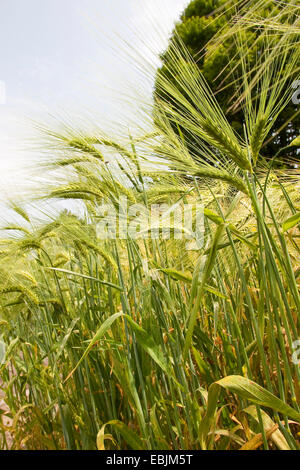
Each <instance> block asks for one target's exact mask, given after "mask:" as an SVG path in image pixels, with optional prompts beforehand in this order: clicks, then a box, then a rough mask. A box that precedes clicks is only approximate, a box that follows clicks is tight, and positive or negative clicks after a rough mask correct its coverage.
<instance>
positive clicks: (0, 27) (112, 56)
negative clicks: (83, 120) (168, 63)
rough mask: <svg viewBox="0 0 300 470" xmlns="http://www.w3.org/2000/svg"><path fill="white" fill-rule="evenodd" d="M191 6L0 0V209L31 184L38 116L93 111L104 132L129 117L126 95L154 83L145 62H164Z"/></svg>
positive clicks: (181, 2) (181, 1) (117, 0)
mask: <svg viewBox="0 0 300 470" xmlns="http://www.w3.org/2000/svg"><path fill="white" fill-rule="evenodd" d="M187 3H188V2H187V1H186V0H26V1H25V0H0V57H1V62H0V210H1V203H2V205H3V202H4V201H5V200H6V199H7V198H12V197H13V196H14V195H15V194H17V193H20V191H21V190H22V187H23V186H27V187H28V186H30V184H31V178H32V176H31V168H32V165H33V162H36V161H38V159H39V155H38V153H37V152H36V151H34V149H33V146H32V138H33V135H34V134H33V132H32V129H33V124H32V120H34V121H37V122H40V123H42V124H43V123H48V121H49V117H50V116H59V115H61V114H63V113H66V114H67V115H68V116H69V117H71V119H72V116H74V120H76V116H77V117H78V116H80V115H81V114H84V113H88V115H89V116H95V120H96V119H97V123H99V125H100V126H102V127H103V129H104V130H108V129H109V125H110V122H113V121H116V120H117V119H120V116H121V115H123V116H125V118H126V116H128V119H129V120H130V112H131V111H132V110H130V105H129V104H128V105H127V107H126V97H127V96H131V94H132V92H134V91H136V92H137V93H145V95H146V96H147V95H149V96H150V95H151V92H152V87H153V77H151V74H150V76H149V77H148V80H146V79H143V78H141V74H140V73H139V71H138V64H139V61H140V59H141V60H144V61H145V62H147V61H149V62H151V63H152V64H153V65H158V64H159V60H158V56H159V53H160V52H162V51H163V50H164V49H165V47H166V45H167V42H168V37H169V36H170V33H171V31H172V29H173V26H174V22H175V21H176V20H178V18H179V16H180V13H181V12H182V10H183V8H184V6H185V5H186V4H187ZM135 64H136V66H135ZM153 70H154V69H153ZM121 98H122V99H123V102H122V104H121ZM118 100H119V102H118ZM128 101H129V100H128ZM96 116H97V118H96ZM0 215H1V214H0Z"/></svg>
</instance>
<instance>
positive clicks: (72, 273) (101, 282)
mask: <svg viewBox="0 0 300 470" xmlns="http://www.w3.org/2000/svg"><path fill="white" fill-rule="evenodd" d="M45 269H50V270H51V271H58V272H59V273H65V274H70V275H72V276H77V277H81V278H83V279H89V280H90V281H95V282H99V284H103V285H104V286H108V287H112V288H113V289H117V290H119V291H121V292H123V289H122V287H120V286H118V285H117V284H113V283H111V282H107V281H102V280H101V279H97V278H96V277H92V276H86V275H85V274H81V273H76V272H74V271H69V270H67V269H60V268H48V267H47V268H45Z"/></svg>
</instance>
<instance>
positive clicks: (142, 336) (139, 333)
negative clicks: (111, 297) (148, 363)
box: [125, 315, 171, 375]
mask: <svg viewBox="0 0 300 470" xmlns="http://www.w3.org/2000/svg"><path fill="white" fill-rule="evenodd" d="M125 318H126V319H127V320H128V322H129V323H130V325H131V327H132V329H133V331H134V333H135V336H136V340H137V342H138V343H139V344H140V345H141V347H142V348H143V349H144V350H145V351H146V352H147V353H148V354H149V356H150V357H152V359H153V360H154V361H155V362H156V364H158V365H159V367H160V368H161V369H162V370H163V371H164V372H166V374H168V375H170V374H171V371H170V368H169V365H168V363H167V362H166V359H165V356H164V354H163V352H162V349H161V347H160V346H159V344H157V343H156V342H155V341H154V339H153V338H152V336H150V335H149V334H148V333H147V332H146V331H145V330H144V329H143V328H142V327H141V326H139V325H138V324H137V323H136V322H135V321H134V320H133V319H132V318H131V317H130V316H129V315H125Z"/></svg>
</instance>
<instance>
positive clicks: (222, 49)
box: [156, 0, 300, 157]
mask: <svg viewBox="0 0 300 470" xmlns="http://www.w3.org/2000/svg"><path fill="white" fill-rule="evenodd" d="M253 3H254V8H255V11H256V15H257V16H259V18H260V20H267V19H268V20H269V19H270V18H273V19H274V21H277V22H278V21H282V22H283V23H285V22H287V19H288V16H290V17H291V16H292V12H293V13H294V14H295V11H294V6H293V5H294V4H295V2H294V1H288V2H285V3H283V2H278V1H275V0H268V1H260V0H256V1H255V2H253ZM289 3H290V4H291V5H290V10H288V9H287V8H284V7H285V6H286V5H287V4H289ZM283 11H285V14H283ZM243 12H244V10H243V2H237V1H236V0H230V1H228V0H215V1H212V0H192V1H191V2H190V4H189V5H188V6H187V7H186V9H185V10H184V12H183V13H182V16H181V18H180V21H179V22H178V23H177V24H176V27H175V29H174V32H173V34H172V37H171V39H170V45H169V48H168V49H167V50H166V51H165V52H164V54H162V56H161V58H162V62H163V65H162V68H161V69H160V71H159V73H165V74H166V75H167V77H168V79H169V80H171V81H172V82H173V83H174V84H176V83H177V86H178V81H177V79H176V73H177V72H176V69H174V68H172V54H171V51H172V47H173V46H174V44H176V45H177V47H180V44H181V42H182V43H183V44H184V46H185V48H187V50H188V52H189V54H190V55H191V57H193V59H194V60H195V61H196V63H197V66H198V68H199V71H200V72H201V73H202V74H203V77H204V78H205V79H206V80H207V82H208V84H209V86H210V88H211V90H212V91H213V93H214V94H215V96H216V97H217V100H218V103H219V105H220V106H221V108H222V110H223V112H224V113H225V114H226V117H227V119H228V121H229V122H230V124H231V126H232V127H233V129H234V130H235V131H236V132H238V133H239V135H241V136H242V137H243V136H244V130H243V124H244V111H243V109H241V107H240V106H239V105H238V102H237V100H234V99H233V98H234V97H236V94H237V93H238V86H237V84H238V82H239V80H240V79H241V77H242V76H243V67H242V62H241V60H240V54H239V50H241V49H242V50H243V54H245V53H247V60H248V62H249V71H250V70H251V71H252V73H253V75H255V68H256V65H257V62H258V58H259V57H260V55H261V54H262V51H263V49H264V47H265V43H264V41H261V35H260V30H259V28H257V26H256V25H255V24H254V25H252V26H253V27H249V28H247V30H244V31H243V33H242V34H241V35H240V38H239V45H237V43H236V41H235V40H234V38H233V37H232V35H231V34H230V32H229V34H228V35H227V36H226V32H227V31H230V24H231V22H232V20H233V18H234V17H235V16H236V15H238V14H240V13H241V14H243ZM293 19H294V18H293ZM288 21H290V20H288ZM292 21H293V20H292ZM220 37H221V39H220ZM229 62H230V64H231V66H230V70H228V63H229ZM294 73H295V78H296V77H297V71H296V70H295V71H294ZM174 75H175V77H174ZM162 92H163V90H160V89H159V83H157V84H156V94H157V95H159V94H161V93H162ZM299 126H300V116H299V110H298V108H297V106H296V105H295V104H293V103H292V101H291V102H290V103H289V104H288V105H287V106H286V108H285V109H284V110H282V112H281V113H280V115H279V116H278V118H277V119H276V121H274V122H273V128H272V134H271V136H270V138H269V139H268V141H266V142H264V147H263V148H262V149H261V150H262V154H263V155H265V156H266V157H272V156H273V155H274V154H275V153H277V152H278V150H280V148H282V147H286V146H287V145H288V144H289V143H290V142H291V141H292V140H293V139H295V138H296V136H297V132H298V131H297V130H298V129H299ZM182 132H183V133H184V129H182ZM291 154H293V152H292V151H291ZM294 155H295V154H294Z"/></svg>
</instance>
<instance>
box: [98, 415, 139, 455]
mask: <svg viewBox="0 0 300 470" xmlns="http://www.w3.org/2000/svg"><path fill="white" fill-rule="evenodd" d="M109 424H110V425H111V426H113V427H114V428H116V430H117V431H118V432H119V433H120V434H121V435H122V437H123V439H124V440H125V441H126V443H127V444H128V445H129V447H131V449H132V450H145V444H144V443H143V441H142V439H141V438H140V437H139V436H138V435H137V434H136V433H135V432H133V431H132V430H131V429H129V427H128V426H126V424H124V423H122V422H121V421H118V420H113V421H109V422H108V423H106V426H107V425H109Z"/></svg>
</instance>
